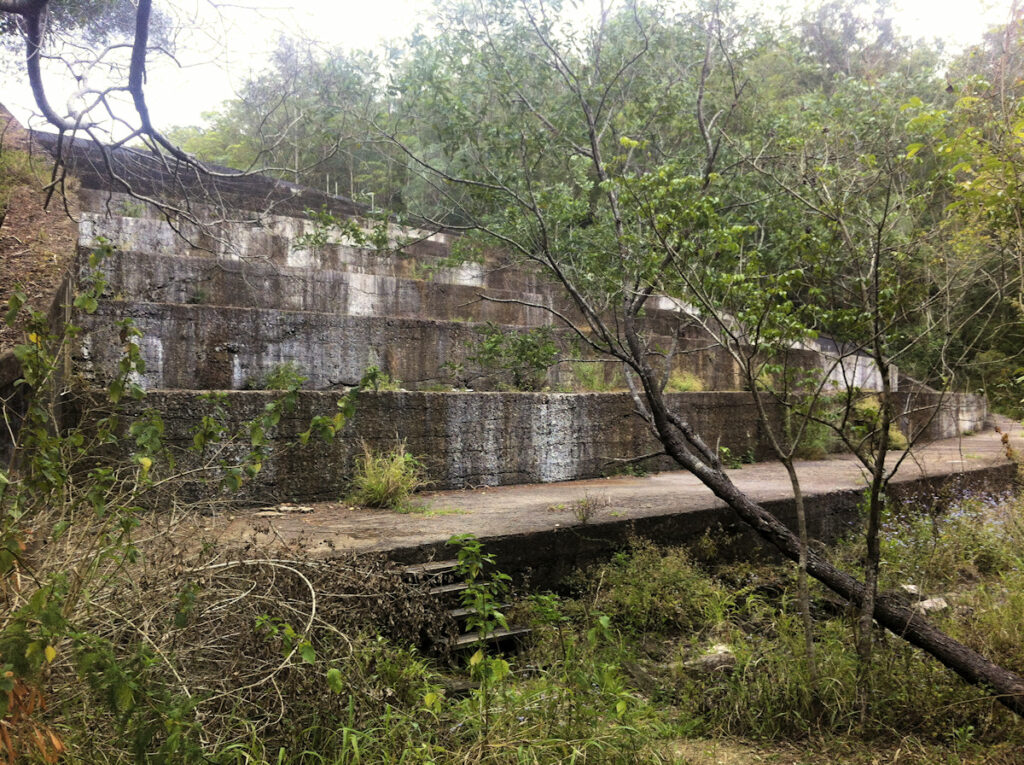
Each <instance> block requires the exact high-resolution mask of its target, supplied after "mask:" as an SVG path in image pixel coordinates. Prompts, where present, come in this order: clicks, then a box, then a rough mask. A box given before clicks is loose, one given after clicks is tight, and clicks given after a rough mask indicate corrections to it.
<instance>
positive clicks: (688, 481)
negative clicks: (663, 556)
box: [210, 420, 1022, 574]
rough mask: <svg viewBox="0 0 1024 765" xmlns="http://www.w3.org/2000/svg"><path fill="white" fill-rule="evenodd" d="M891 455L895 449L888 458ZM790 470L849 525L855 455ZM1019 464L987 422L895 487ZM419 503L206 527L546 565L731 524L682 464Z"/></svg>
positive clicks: (910, 469)
mask: <svg viewBox="0 0 1024 765" xmlns="http://www.w3.org/2000/svg"><path fill="white" fill-rule="evenodd" d="M1000 427H1001V428H1002V429H1003V430H1004V431H1005V432H1008V433H1010V435H1011V439H1012V441H1013V442H1016V446H1017V448H1018V450H1020V449H1021V448H1022V444H1021V443H1020V441H1021V436H1022V433H1021V428H1020V426H1019V425H1018V424H1016V423H1013V422H1011V421H1008V420H1001V421H1000ZM898 454H899V453H896V452H894V453H891V454H890V459H895V458H896V457H897V456H898ZM797 472H798V475H799V476H800V480H801V484H802V487H803V491H804V494H805V497H806V504H807V510H808V516H809V522H810V527H811V533H812V535H813V536H815V537H816V538H822V539H831V538H834V537H835V536H837V535H839V534H841V533H842V532H843V531H844V530H846V529H848V528H850V526H851V524H853V523H855V522H856V519H857V507H858V504H859V502H860V499H861V493H862V492H863V489H864V487H865V484H866V481H865V473H864V471H863V468H862V467H861V466H860V465H859V463H858V462H857V461H856V460H854V459H853V458H852V457H850V456H839V457H833V458H830V459H824V460H815V461H802V462H800V463H799V465H798V468H797ZM1015 473H1016V466H1015V465H1013V464H1012V463H1011V462H1010V461H1009V460H1008V459H1007V458H1006V456H1005V453H1004V447H1003V445H1002V443H1001V442H1000V435H999V433H997V432H996V431H994V430H986V431H984V432H982V433H980V434H977V435H972V436H966V437H961V438H958V439H949V440H944V441H936V442H933V443H931V444H928V445H927V446H923V447H920V448H916V449H915V450H914V452H913V453H912V454H911V455H910V456H909V457H908V458H907V459H906V460H904V462H903V463H902V465H901V466H900V468H899V472H898V474H897V476H896V478H895V480H894V482H893V493H894V494H898V495H900V496H903V497H913V496H915V495H920V496H921V497H923V498H925V499H926V500H930V499H933V498H934V497H935V496H936V495H938V496H942V494H943V492H944V491H945V492H947V493H948V492H949V490H950V487H958V488H959V489H971V490H981V491H989V492H1003V491H1006V490H1008V489H1009V488H1010V486H1011V484H1012V481H1013V478H1014V476H1015ZM729 474H730V477H731V478H732V479H733V481H734V482H735V483H736V484H737V486H739V488H740V489H742V490H743V491H745V492H747V493H748V494H750V495H751V496H752V497H753V498H754V499H756V500H757V501H758V502H760V503H761V504H762V505H764V506H765V507H767V508H768V509H769V510H771V511H773V512H775V513H776V514H777V515H779V517H781V518H783V520H785V521H787V522H792V517H791V516H792V507H791V505H792V501H791V497H792V492H791V489H790V484H789V479H788V477H787V475H786V472H785V470H784V469H783V467H782V466H781V465H780V464H779V463H774V462H765V463H758V464H753V465H745V466H743V467H742V468H741V469H735V470H730V471H729ZM585 498H590V500H591V501H592V502H593V503H595V504H596V505H598V507H597V508H596V509H595V511H594V513H593V515H592V517H590V518H589V519H587V521H586V522H582V521H581V520H580V519H579V518H578V517H577V514H576V513H575V512H574V509H573V508H574V504H575V503H578V502H579V501H580V500H583V499H585ZM416 505H417V507H418V508H420V509H421V510H420V512H418V513H395V512H391V511H386V510H372V509H366V508H355V507H351V506H349V505H347V504H345V503H340V502H323V503H317V504H314V505H310V506H309V508H311V511H310V512H301V511H300V512H295V511H290V510H289V509H287V508H278V509H269V510H268V509H265V508H264V509H253V510H247V511H242V512H238V513H236V514H234V515H233V516H230V517H228V518H222V519H214V520H212V521H211V522H210V530H211V531H215V532H216V533H217V535H218V537H219V539H220V541H221V543H222V544H226V545H231V544H234V543H238V542H242V541H254V542H256V543H257V544H258V545H263V546H270V547H274V546H284V545H299V546H301V547H302V548H304V549H305V550H306V551H307V553H309V554H312V555H314V556H322V557H330V556H331V555H332V554H334V553H336V552H343V551H367V552H369V551H375V552H386V553H388V554H390V555H391V556H392V557H393V558H395V559H398V560H404V561H415V560H426V559H429V558H432V557H445V556H449V557H450V555H451V550H450V549H447V550H446V549H445V543H446V541H447V540H448V539H449V538H450V537H451V536H452V535H455V534H464V533H471V534H475V535H476V536H477V537H479V538H480V539H482V540H484V541H485V543H486V544H487V545H488V548H489V549H491V550H492V551H497V552H498V553H499V555H498V557H499V565H502V566H503V567H504V568H505V569H506V570H507V569H525V568H533V569H535V570H539V571H543V572H546V573H549V574H550V573H551V570H552V568H567V567H570V566H573V565H576V564H578V563H580V562H582V561H584V560H586V559H590V558H595V557H600V556H601V555H603V554H606V553H607V552H609V551H610V550H612V549H614V548H615V547H617V546H621V545H622V544H624V543H625V542H626V541H627V540H628V538H629V537H630V536H634V535H635V536H646V537H649V538H652V539H654V540H656V541H662V542H684V541H687V540H688V539H689V540H693V539H695V538H697V537H699V536H700V535H701V534H702V533H703V532H704V531H705V530H707V529H713V528H715V527H716V526H717V525H719V524H720V525H721V526H722V527H724V528H725V529H726V530H728V529H730V528H736V527H737V522H736V519H735V517H734V515H733V513H732V511H731V510H729V509H728V508H727V507H726V506H725V505H724V504H723V503H722V502H721V501H720V500H718V499H717V498H716V497H714V496H713V495H712V494H711V492H710V490H708V489H707V488H706V487H704V486H703V485H702V484H701V483H700V482H699V481H698V480H697V479H696V478H694V477H693V476H692V475H690V474H688V473H685V472H679V471H672V472H663V473H657V474H653V475H649V476H645V477H616V478H610V479H594V480H584V481H566V482H563V483H555V484H534V485H519V486H503V487H493V488H487V489H477V490H462V491H437V492H427V493H424V494H421V495H419V496H418V498H417V500H416ZM300 510H301V508H300ZM563 573H564V572H563Z"/></svg>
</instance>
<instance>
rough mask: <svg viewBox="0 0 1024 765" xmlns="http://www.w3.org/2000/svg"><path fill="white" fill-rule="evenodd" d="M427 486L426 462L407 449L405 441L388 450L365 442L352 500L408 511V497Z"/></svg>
mask: <svg viewBox="0 0 1024 765" xmlns="http://www.w3.org/2000/svg"><path fill="white" fill-rule="evenodd" d="M426 485H427V480H426V477H425V471H424V468H423V463H422V462H420V461H419V460H418V459H417V458H416V457H414V456H413V455H411V454H409V453H408V452H407V451H406V450H405V442H404V441H403V442H400V443H399V444H397V445H396V446H395V447H394V448H393V449H391V450H390V451H387V452H375V451H373V450H372V449H371V448H370V446H369V445H368V444H367V443H365V442H364V443H363V454H362V456H361V457H359V459H358V460H357V464H356V473H355V475H354V476H353V478H352V493H351V495H350V496H349V499H350V500H351V501H352V502H354V503H355V504H358V505H365V506H367V507H382V508H387V509H389V510H401V511H405V510H407V509H408V507H407V504H408V501H409V497H410V496H412V494H413V493H414V492H416V491H417V490H419V489H421V488H423V487H424V486H426Z"/></svg>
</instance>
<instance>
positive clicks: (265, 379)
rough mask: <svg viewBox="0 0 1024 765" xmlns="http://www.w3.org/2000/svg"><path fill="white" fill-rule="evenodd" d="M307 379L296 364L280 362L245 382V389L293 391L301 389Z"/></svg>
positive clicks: (293, 362)
mask: <svg viewBox="0 0 1024 765" xmlns="http://www.w3.org/2000/svg"><path fill="white" fill-rule="evenodd" d="M307 379H309V378H307V377H306V376H305V375H304V374H303V370H302V367H301V366H299V364H298V363H297V362H295V361H282V362H281V363H279V364H274V366H272V367H271V368H270V369H269V370H267V371H266V372H265V373H264V374H262V375H260V376H259V377H257V378H254V379H250V380H247V381H246V384H245V387H246V388H247V389H248V390H293V389H297V388H301V387H302V384H303V383H304V382H306V380H307Z"/></svg>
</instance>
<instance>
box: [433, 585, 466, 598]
mask: <svg viewBox="0 0 1024 765" xmlns="http://www.w3.org/2000/svg"><path fill="white" fill-rule="evenodd" d="M468 589H469V585H468V584H466V583H465V582H456V583H455V584H442V585H439V586H437V587H431V588H430V589H429V590H427V593H428V594H429V595H432V596H434V597H437V596H439V595H453V594H455V593H457V592H465V591H466V590H468Z"/></svg>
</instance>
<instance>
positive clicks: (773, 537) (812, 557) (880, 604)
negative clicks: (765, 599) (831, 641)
mask: <svg viewBox="0 0 1024 765" xmlns="http://www.w3.org/2000/svg"><path fill="white" fill-rule="evenodd" d="M632 329H633V328H632V327H631V326H629V324H628V323H627V326H626V339H627V342H628V344H629V346H630V350H631V351H632V352H633V359H634V361H635V360H637V359H641V360H642V359H643V358H644V356H643V354H642V347H641V345H640V341H639V337H638V336H637V335H636V333H635V330H634V331H631V330H632ZM645 367H646V368H645ZM635 368H636V371H637V372H638V374H639V376H640V378H641V380H642V382H643V383H644V393H645V397H646V399H647V403H648V404H649V406H650V414H651V424H652V425H653V427H654V429H655V430H656V432H657V435H658V437H659V439H660V440H661V442H662V444H663V445H664V447H665V451H666V453H667V454H668V455H669V456H670V457H672V459H673V460H675V461H676V462H677V463H678V464H679V465H680V466H681V467H683V468H685V469H686V470H689V471H690V472H691V473H693V474H694V475H695V476H696V477H697V478H698V479H700V481H701V482H702V483H703V484H704V485H705V486H707V487H708V488H709V489H711V491H712V492H714V494H715V495H716V496H717V497H718V498H719V499H721V500H722V501H723V502H725V503H726V504H727V505H729V507H731V508H732V509H733V511H734V512H735V513H736V514H737V515H738V516H739V517H740V519H741V520H742V521H743V522H744V523H746V524H747V525H748V526H750V527H751V528H752V529H753V530H754V531H755V532H757V534H758V535H759V536H761V537H762V538H763V539H765V540H766V541H768V542H770V543H771V544H772V545H773V546H774V547H776V548H777V549H778V550H779V551H780V552H781V553H782V554H783V555H785V556H786V557H787V558H789V559H790V560H793V561H799V560H800V552H801V545H800V539H799V538H798V537H797V535H796V534H794V533H793V532H792V531H790V530H789V529H788V528H787V527H786V526H785V524H783V523H782V521H780V520H779V519H778V518H776V517H775V516H774V515H772V514H771V513H770V512H768V511H767V510H765V509H764V508H763V507H761V506H760V505H758V504H757V503H756V502H754V501H753V500H752V499H751V498H750V497H748V496H747V495H746V494H744V493H743V492H742V491H740V490H739V489H738V488H737V487H736V485H735V484H734V483H733V482H732V481H731V480H730V479H729V477H728V476H727V475H726V474H725V472H724V471H723V470H722V469H721V466H720V465H718V464H716V461H715V460H712V461H711V463H712V464H708V462H707V461H706V459H701V458H698V457H697V453H702V454H704V455H707V453H708V449H707V446H706V444H704V442H703V441H702V440H701V439H700V437H699V436H697V435H696V434H695V433H694V432H693V431H692V429H690V427H689V425H688V423H686V422H685V421H682V420H681V419H680V418H679V417H677V416H674V415H673V414H672V413H670V412H669V409H668V406H667V405H666V403H665V399H664V397H663V396H662V395H661V391H660V390H659V389H658V388H657V386H656V384H655V380H654V376H653V374H652V373H651V370H650V368H649V367H647V365H646V364H644V363H642V362H641V363H638V364H637V366H636V367H635ZM806 556H807V557H806V561H807V573H808V574H810V575H811V576H813V577H814V578H815V579H817V580H818V581H819V582H821V583H822V584H824V585H825V586H826V587H828V588H829V589H830V590H832V591H833V592H835V593H836V594H838V595H840V596H841V597H843V598H845V599H846V600H848V601H850V602H851V603H853V604H854V605H855V606H857V607H858V608H862V607H863V606H864V603H865V599H866V597H868V592H867V590H866V589H865V586H864V584H863V583H862V582H859V581H858V580H856V579H854V578H853V577H852V576H850V575H849V574H847V573H846V572H844V571H841V570H839V569H838V568H836V567H835V566H833V565H832V564H831V563H829V562H828V561H827V560H824V559H823V558H821V557H820V556H818V555H816V554H815V553H813V552H812V551H810V550H808V551H806ZM873 612H874V618H875V621H877V622H878V623H879V624H881V625H882V626H883V627H885V628H886V629H888V630H890V631H891V632H893V633H894V634H895V635H897V636H898V637H901V638H903V639H904V640H906V641H907V642H909V643H910V644H911V645H914V646H917V647H918V648H920V649H921V650H923V651H925V652H927V653H928V654H930V655H931V656H933V657H934V658H936V659H938V661H939V662H941V663H942V664H943V665H944V666H946V667H948V668H949V669H951V670H953V671H954V672H956V673H957V674H958V675H960V677H962V678H963V679H964V680H966V681H967V682H969V683H972V684H974V685H981V686H985V687H988V688H991V689H992V690H994V691H995V692H996V694H997V695H996V698H997V700H998V701H999V702H1000V703H1001V704H1003V705H1004V706H1006V707H1007V708H1008V709H1010V710H1012V711H1013V712H1015V713H1016V714H1017V715H1019V716H1021V717H1024V677H1021V676H1020V675H1018V674H1016V673H1014V672H1011V671H1009V670H1007V669H1004V668H1003V667H1000V666H999V665H998V664H996V663H994V662H992V661H989V660H988V659H986V658H985V657H984V656H982V655H981V654H979V653H977V652H976V651H974V650H972V649H970V648H968V647H967V646H965V645H963V644H962V643H959V642H957V641H956V640H954V639H953V638H951V637H949V635H947V634H945V633H944V632H942V631H941V630H940V629H938V628H936V627H935V626H934V625H932V624H930V623H929V622H928V621H927V620H926V619H924V618H923V617H922V616H921V615H920V614H919V613H917V612H916V611H914V610H913V609H912V608H909V607H908V606H907V605H905V604H904V603H902V602H900V601H899V600H898V599H897V598H894V597H892V596H887V595H880V596H878V597H877V598H875V599H874V608H873Z"/></svg>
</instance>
